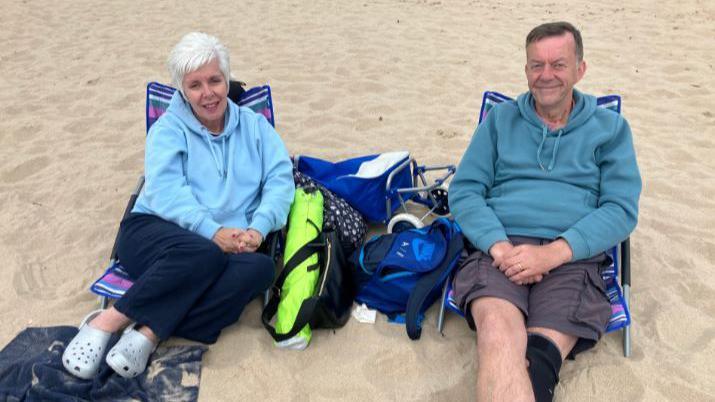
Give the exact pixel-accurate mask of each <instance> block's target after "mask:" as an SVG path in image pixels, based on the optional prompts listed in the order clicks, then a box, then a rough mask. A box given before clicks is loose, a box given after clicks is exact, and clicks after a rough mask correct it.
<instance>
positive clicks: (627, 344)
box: [623, 285, 633, 357]
mask: <svg viewBox="0 0 715 402" xmlns="http://www.w3.org/2000/svg"><path fill="white" fill-rule="evenodd" d="M630 296H631V287H630V285H624V286H623V297H624V298H625V299H626V304H627V305H628V306H630V305H631V297H630ZM631 326H633V316H632V315H631V325H628V326H627V327H625V328H623V355H624V356H625V357H631Z"/></svg>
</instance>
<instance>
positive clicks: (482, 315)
mask: <svg viewBox="0 0 715 402" xmlns="http://www.w3.org/2000/svg"><path fill="white" fill-rule="evenodd" d="M471 312H472V316H473V317H474V323H475V324H476V328H477V339H478V342H479V343H482V344H489V345H492V346H496V345H499V344H503V345H505V346H510V347H511V346H515V342H517V341H520V340H521V341H523V342H524V343H525V342H526V327H525V325H524V316H523V314H522V313H521V311H520V310H519V309H518V308H517V307H516V306H514V305H513V304H511V303H510V302H508V301H506V300H502V299H498V298H492V297H483V298H479V299H476V300H475V301H474V302H472V306H471ZM516 345H518V343H517V344H516ZM522 350H523V349H522Z"/></svg>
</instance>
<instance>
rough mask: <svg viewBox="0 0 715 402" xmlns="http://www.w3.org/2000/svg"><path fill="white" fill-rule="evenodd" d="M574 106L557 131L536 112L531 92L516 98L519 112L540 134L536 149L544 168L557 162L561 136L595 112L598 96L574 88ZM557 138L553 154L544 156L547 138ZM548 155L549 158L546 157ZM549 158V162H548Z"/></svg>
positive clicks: (540, 164) (537, 156)
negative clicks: (566, 120) (551, 129)
mask: <svg viewBox="0 0 715 402" xmlns="http://www.w3.org/2000/svg"><path fill="white" fill-rule="evenodd" d="M573 99H574V106H573V109H572V110H571V114H569V119H568V122H567V123H566V125H565V126H564V127H561V128H559V129H558V130H555V131H549V128H548V126H547V125H546V124H545V123H544V122H543V121H541V119H540V118H539V116H538V115H537V114H536V108H535V106H534V97H533V95H532V94H531V92H525V93H523V94H521V95H519V97H518V98H517V100H516V103H517V105H518V106H519V113H520V114H521V116H522V117H523V118H524V119H525V120H526V121H528V122H529V124H531V125H532V126H534V127H535V128H536V129H537V130H538V131H539V134H540V137H541V138H540V141H539V146H538V148H537V150H536V162H537V163H538V164H539V167H541V169H542V170H546V171H549V172H550V171H551V170H553V168H554V165H555V164H556V157H557V155H558V151H559V143H560V142H561V136H564V135H568V134H569V133H570V132H572V131H574V130H575V129H576V128H578V127H580V126H582V125H583V124H584V123H585V122H586V121H587V120H588V119H589V118H590V117H591V116H592V115H593V114H594V113H595V112H596V107H597V105H596V97H594V96H591V95H585V94H583V93H581V92H579V91H577V90H576V89H574V90H573ZM549 137H552V138H555V143H554V147H553V148H552V151H551V156H550V157H548V156H547V155H544V156H542V152H543V150H544V144H545V143H546V140H547V138H549ZM547 157H548V159H546V158H547ZM546 160H548V163H547V162H546Z"/></svg>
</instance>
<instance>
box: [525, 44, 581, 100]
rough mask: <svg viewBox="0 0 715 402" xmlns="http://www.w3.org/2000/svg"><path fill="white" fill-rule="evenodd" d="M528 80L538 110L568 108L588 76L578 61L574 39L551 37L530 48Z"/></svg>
mask: <svg viewBox="0 0 715 402" xmlns="http://www.w3.org/2000/svg"><path fill="white" fill-rule="evenodd" d="M525 70H526V80H527V81H528V83H529V90H530V91H531V94H532V95H533V96H534V100H535V102H536V106H537V110H538V109H541V110H543V109H553V108H560V107H564V108H566V107H568V106H570V105H569V103H570V102H571V91H572V90H573V87H574V85H576V83H577V82H578V81H579V80H581V78H582V77H583V74H584V73H585V72H586V62H585V61H581V62H579V61H578V58H577V57H576V43H575V41H574V38H573V35H571V33H570V32H566V33H565V34H563V35H561V36H550V37H547V38H543V39H541V40H539V41H536V42H533V43H531V44H529V46H528V47H527V48H526V67H525Z"/></svg>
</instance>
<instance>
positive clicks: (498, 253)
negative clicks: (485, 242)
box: [489, 240, 514, 267]
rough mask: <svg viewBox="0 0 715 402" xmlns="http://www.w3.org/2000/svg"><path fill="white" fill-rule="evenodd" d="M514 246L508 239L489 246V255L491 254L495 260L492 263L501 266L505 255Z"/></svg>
mask: <svg viewBox="0 0 715 402" xmlns="http://www.w3.org/2000/svg"><path fill="white" fill-rule="evenodd" d="M513 248H514V245H513V244H511V242H508V241H506V240H502V241H498V242H496V243H494V244H492V246H491V247H489V255H491V256H492V259H493V260H494V262H493V263H492V265H493V266H495V267H498V266H500V265H501V264H502V262H503V260H504V256H505V255H507V254H508V253H509V252H510V251H511V250H512V249H513Z"/></svg>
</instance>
